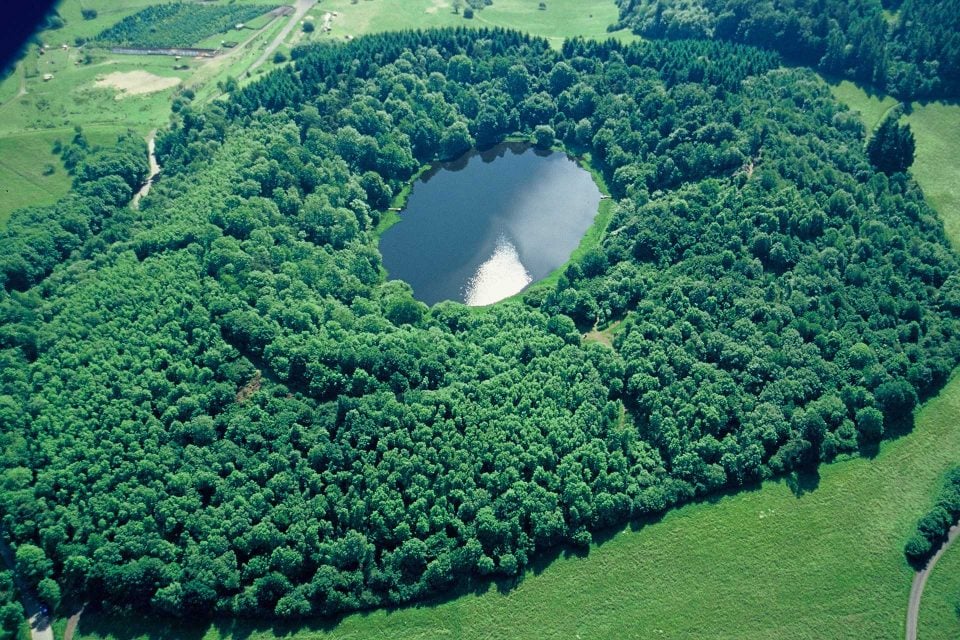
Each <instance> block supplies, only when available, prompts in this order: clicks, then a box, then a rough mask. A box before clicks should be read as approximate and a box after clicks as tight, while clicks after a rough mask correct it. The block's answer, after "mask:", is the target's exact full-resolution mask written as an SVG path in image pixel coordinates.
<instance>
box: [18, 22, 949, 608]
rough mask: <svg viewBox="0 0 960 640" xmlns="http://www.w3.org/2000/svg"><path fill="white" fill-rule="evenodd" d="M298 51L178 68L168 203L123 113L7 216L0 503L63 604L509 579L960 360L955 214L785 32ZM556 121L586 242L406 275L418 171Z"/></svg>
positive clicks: (763, 465)
mask: <svg viewBox="0 0 960 640" xmlns="http://www.w3.org/2000/svg"><path fill="white" fill-rule="evenodd" d="M293 57H294V60H295V66H293V67H286V68H282V69H279V70H276V71H274V72H272V73H271V74H269V75H268V76H266V77H265V78H264V79H262V80H261V81H258V82H255V83H253V84H250V85H248V86H246V87H244V88H242V89H236V90H234V91H233V95H232V96H231V98H230V100H228V101H218V102H214V103H212V104H210V105H209V106H207V107H206V108H202V109H201V108H197V107H195V106H194V105H192V104H190V101H189V96H183V97H181V99H180V101H179V103H178V109H177V112H176V113H175V114H173V120H174V124H173V125H172V127H171V128H170V129H169V130H168V131H166V132H165V133H163V134H162V135H161V136H160V138H159V139H158V142H157V148H158V154H159V157H160V163H161V165H162V167H163V176H164V177H163V179H162V180H161V181H159V182H158V183H157V184H156V185H155V186H154V189H153V190H152V191H151V192H150V195H149V196H148V197H146V198H145V199H144V200H143V202H142V206H141V210H140V211H131V210H129V209H124V208H123V207H122V206H121V205H120V204H119V203H121V202H122V201H123V199H124V198H128V197H129V194H130V191H131V189H132V188H134V185H136V184H137V183H138V181H139V180H142V177H143V175H144V172H145V167H146V160H145V156H144V153H143V149H142V147H138V148H139V151H137V150H136V149H134V147H133V142H132V140H130V139H125V140H124V141H121V144H119V145H118V146H117V148H116V149H115V150H101V151H98V152H92V153H89V154H86V155H84V158H83V159H81V160H79V161H78V162H77V164H76V169H75V171H76V187H75V191H74V193H72V194H71V195H69V196H68V197H67V198H66V199H65V200H64V201H62V202H61V203H59V204H57V205H55V206H53V207H48V208H37V209H32V210H28V211H26V212H21V213H18V214H16V215H15V216H14V218H13V219H12V220H11V225H10V227H9V229H8V230H7V231H6V232H5V233H4V235H3V236H0V255H2V256H3V260H4V262H3V273H4V274H5V276H4V283H5V287H4V290H3V292H2V294H0V318H2V335H0V384H2V388H0V422H2V423H3V424H4V425H5V428H4V430H3V433H2V435H0V444H2V449H0V450H2V458H0V464H2V473H3V478H4V486H5V487H6V490H5V491H4V492H2V493H0V515H2V526H3V530H4V532H5V533H6V534H7V535H8V536H10V538H11V539H12V541H13V542H14V543H15V544H16V545H17V546H18V559H19V557H20V555H21V554H23V553H26V554H27V555H29V556H30V557H29V560H30V561H31V566H33V567H35V569H34V570H33V571H31V572H30V573H29V574H27V575H26V576H25V577H27V578H28V579H29V580H30V584H32V585H36V586H41V583H43V584H44V585H46V586H45V587H43V589H45V590H46V591H45V592H46V593H49V594H50V595H48V596H47V600H48V601H51V600H53V596H60V594H62V595H63V597H65V598H70V599H72V600H74V601H78V602H79V601H82V602H87V603H89V605H90V606H91V607H93V608H96V607H105V608H108V609H121V610H123V609H133V610H139V611H146V610H151V611H155V612H164V613H168V614H171V615H193V614H209V613H210V612H211V611H213V612H219V613H226V614H235V615H251V616H252V615H257V616H263V615H268V616H270V615H274V616H281V617H298V616H306V615H315V614H331V613H334V612H338V611H344V610H351V609H357V608H367V607H374V606H381V605H391V604H399V603H405V602H410V601H412V600H415V599H419V598H422V597H425V596H427V595H430V594H439V593H443V592H447V591H449V590H450V589H451V588H452V587H453V586H456V585H462V584H464V583H465V581H469V580H472V579H484V578H485V577H490V576H499V577H508V578H509V577H513V576H516V575H518V574H519V573H520V572H521V571H522V570H523V569H524V568H525V567H527V566H529V564H530V563H531V560H532V558H533V557H534V556H535V555H536V554H538V553H542V552H543V551H544V550H546V549H549V548H551V547H556V546H558V545H569V544H572V545H586V544H587V543H588V542H589V541H590V540H591V537H592V534H593V533H595V532H597V531H599V530H602V529H604V528H607V527H611V526H614V525H619V524H622V523H624V522H625V521H627V520H628V519H631V518H638V517H641V516H646V515H650V514H657V513H660V512H662V511H664V510H665V509H667V508H669V507H671V506H672V505H676V504H679V503H682V502H685V501H689V500H691V499H693V498H696V497H698V496H703V495H706V494H708V493H710V492H715V491H717V490H719V489H721V488H725V487H737V486H743V485H749V484H751V483H755V482H756V481H758V480H760V479H763V478H767V477H770V476H772V475H774V474H781V473H784V472H787V471H790V470H795V469H800V468H812V467H814V466H816V465H817V464H819V463H820V462H821V461H829V460H833V459H835V458H836V457H838V456H842V455H857V454H858V453H867V454H869V453H870V452H871V451H872V450H873V448H874V447H875V444H876V442H877V440H878V439H880V438H881V437H882V436H883V434H884V430H885V428H888V427H890V426H897V427H898V428H900V427H901V426H902V425H903V423H904V422H905V421H908V420H909V415H910V411H911V409H912V408H913V407H914V405H915V404H916V402H917V401H918V398H922V397H924V396H926V395H928V394H931V393H933V392H935V391H936V390H937V389H938V388H939V386H940V385H942V383H943V382H944V380H945V379H946V377H947V375H948V374H949V372H950V371H951V370H952V368H953V367H954V366H955V365H956V363H957V361H958V359H960V339H958V328H960V327H958V322H957V314H958V312H960V277H958V276H957V275H955V274H956V272H957V266H958V265H957V259H956V257H955V255H954V254H953V253H952V251H951V250H950V249H949V247H948V245H947V243H946V240H945V238H944V235H943V230H942V226H941V223H940V221H939V219H938V218H937V217H936V215H935V214H934V212H933V211H932V210H931V209H929V207H927V205H926V204H925V203H924V201H923V197H922V194H921V193H920V192H919V190H918V189H917V187H916V186H915V184H914V183H913V182H912V181H911V180H910V179H909V178H908V176H906V175H905V174H904V173H902V172H891V173H890V175H887V174H886V173H884V172H882V171H879V170H877V169H876V168H875V167H874V166H873V165H871V164H870V162H869V160H868V157H867V155H866V152H865V150H864V133H865V132H864V130H863V127H862V125H861V124H860V123H859V121H858V120H857V119H856V117H855V116H854V115H853V114H851V113H850V112H849V111H847V110H846V108H845V107H842V106H841V105H839V104H838V103H836V102H835V101H834V100H833V99H832V98H831V96H830V93H829V91H828V89H827V87H826V85H825V84H824V83H823V82H822V81H820V80H819V79H818V78H817V77H816V76H814V75H813V74H812V73H810V72H808V71H803V70H788V69H783V68H782V67H781V65H780V60H779V58H778V56H777V55H776V54H775V53H772V52H769V51H763V50H761V49H757V48H752V47H748V46H742V45H736V44H729V43H721V42H714V41H681V42H644V43H638V44H633V45H630V46H624V45H620V44H617V43H615V42H605V43H595V42H586V41H582V40H572V41H568V42H567V43H566V44H565V45H564V47H563V50H562V51H554V50H551V48H550V47H549V46H548V43H547V42H546V41H545V40H541V39H536V38H531V37H529V36H526V35H522V34H519V33H515V32H508V31H500V30H444V31H428V32H415V33H414V32H407V33H399V34H387V35H381V36H374V37H365V38H361V39H358V40H355V41H353V42H352V43H350V44H349V45H344V46H324V45H317V46H313V47H308V48H301V49H297V50H295V51H294V54H293ZM535 131H536V132H537V137H538V139H540V140H541V142H543V138H544V137H545V135H546V132H548V131H549V132H550V133H551V134H552V135H553V136H554V137H555V139H556V142H557V143H558V144H562V145H564V146H565V147H566V148H567V149H568V150H570V151H571V152H572V153H576V154H581V153H584V154H586V153H589V158H590V162H591V163H592V165H593V166H594V167H595V168H596V169H597V170H598V171H600V172H602V173H603V175H604V176H605V178H606V180H607V182H608V184H609V185H610V187H611V190H612V192H613V195H614V197H615V198H616V200H617V205H616V210H615V212H614V214H613V219H612V222H611V224H610V227H609V229H608V230H607V232H606V233H605V235H604V237H603V239H602V241H601V242H600V244H599V245H598V246H597V247H596V248H594V249H593V250H591V251H589V252H588V253H587V254H586V255H584V256H583V257H582V259H580V260H578V261H576V262H574V263H571V264H570V265H569V266H568V267H567V268H566V269H565V270H564V272H563V273H562V274H561V276H560V277H559V278H558V279H557V280H556V281H551V284H549V285H545V286H539V287H534V288H532V289H531V290H530V291H529V292H528V293H526V294H525V295H524V296H523V299H522V300H514V301H509V302H505V303H501V304H498V305H494V306H493V307H490V308H488V309H471V308H468V307H465V306H463V305H460V304H457V303H453V302H444V303H440V304H437V305H435V306H434V307H432V308H427V307H426V306H424V305H423V304H421V303H419V302H417V301H416V300H415V299H414V298H413V297H412V295H411V290H410V288H409V286H407V285H405V284H404V283H402V282H384V281H383V276H382V275H381V273H382V269H381V262H380V256H379V253H378V251H377V246H376V237H375V234H374V229H375V227H376V225H377V223H378V221H379V219H380V216H381V212H382V211H384V210H385V208H386V207H387V206H388V205H389V203H390V201H391V199H392V197H393V196H394V195H395V194H397V193H398V192H399V191H400V190H401V189H402V188H403V187H404V186H405V185H406V184H407V182H408V181H409V180H410V178H411V176H413V175H414V174H415V173H416V172H417V171H418V170H419V169H420V168H421V167H423V166H424V165H426V164H428V163H430V162H433V161H435V160H438V159H449V158H453V157H456V156H458V155H459V154H461V153H462V152H464V151H466V150H468V149H469V148H471V147H473V146H479V147H487V146H490V145H492V144H494V143H496V142H498V141H500V140H502V139H503V138H504V137H505V136H507V135H509V134H518V133H519V134H521V135H526V136H530V135H532V134H533V133H534V132H535ZM74 143H76V141H74ZM74 143H71V145H73V144H74ZM139 144H141V145H142V142H140V143H139ZM127 151H129V153H128V152H127ZM111 171H112V172H113V173H111ZM76 211H79V213H75V212H76ZM68 213H69V214H70V215H71V216H72V217H70V216H67V214H68ZM46 247H50V250H47V248H46ZM612 320H622V325H621V330H620V331H619V332H618V333H617V337H616V339H615V341H614V347H615V348H613V349H611V348H609V347H607V346H604V345H601V344H597V343H588V342H583V341H582V340H581V333H582V332H583V331H585V330H586V329H588V328H590V327H592V326H594V325H595V324H597V323H600V324H601V325H602V324H604V323H606V322H608V321H612ZM22 549H27V550H28V552H23V551H20V550H22ZM44 581H46V582H44ZM51 582H55V584H56V585H57V586H58V591H56V592H55V591H54V590H53V589H52V587H51V586H50V583H51ZM51 604H55V603H54V602H51Z"/></svg>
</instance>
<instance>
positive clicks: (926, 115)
mask: <svg viewBox="0 0 960 640" xmlns="http://www.w3.org/2000/svg"><path fill="white" fill-rule="evenodd" d="M907 121H908V122H909V123H910V128H911V129H912V130H913V134H914V136H916V139H917V157H916V160H915V161H914V163H913V167H911V169H910V170H911V171H912V172H913V175H914V177H915V178H916V179H917V182H919V183H920V186H921V187H923V192H924V195H925V196H926V198H927V202H929V203H930V204H931V205H932V206H933V207H934V208H935V209H936V210H937V212H938V213H939V214H940V217H941V218H943V226H944V228H945V229H946V232H947V237H949V238H950V239H951V242H953V247H954V249H957V250H960V158H958V154H960V105H956V104H953V105H947V104H943V103H932V104H928V105H921V106H914V108H913V110H912V112H911V113H910V114H909V115H908V116H907Z"/></svg>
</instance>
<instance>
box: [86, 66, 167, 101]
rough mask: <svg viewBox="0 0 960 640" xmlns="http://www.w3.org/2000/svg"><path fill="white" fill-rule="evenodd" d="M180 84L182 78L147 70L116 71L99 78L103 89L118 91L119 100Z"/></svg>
mask: <svg viewBox="0 0 960 640" xmlns="http://www.w3.org/2000/svg"><path fill="white" fill-rule="evenodd" d="M178 84H180V78H172V77H167V76H158V75H154V74H152V73H149V72H147V71H116V72H114V73H111V74H109V75H106V76H103V77H102V78H100V79H98V80H97V82H96V86H97V87H100V88H101V89H115V90H116V91H118V93H117V100H120V99H121V98H124V97H127V96H135V95H142V94H145V93H154V92H156V91H163V90H164V89H170V88H173V87H175V86H177V85H178Z"/></svg>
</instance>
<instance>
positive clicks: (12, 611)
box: [0, 568, 24, 640]
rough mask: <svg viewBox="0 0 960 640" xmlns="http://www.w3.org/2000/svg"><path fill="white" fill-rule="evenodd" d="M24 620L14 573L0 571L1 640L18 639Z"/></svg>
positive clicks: (5, 570) (4, 570) (7, 570)
mask: <svg viewBox="0 0 960 640" xmlns="http://www.w3.org/2000/svg"><path fill="white" fill-rule="evenodd" d="M23 620H24V616H23V607H21V606H20V601H19V599H18V593H17V588H16V585H15V584H14V581H13V572H12V571H10V570H9V569H6V568H4V569H0V640H13V639H14V638H16V637H17V635H18V633H19V630H20V625H21V624H22V623H23Z"/></svg>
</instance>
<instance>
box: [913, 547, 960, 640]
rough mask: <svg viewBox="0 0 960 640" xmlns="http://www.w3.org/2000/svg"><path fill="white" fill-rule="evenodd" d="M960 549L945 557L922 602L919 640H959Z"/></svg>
mask: <svg viewBox="0 0 960 640" xmlns="http://www.w3.org/2000/svg"><path fill="white" fill-rule="evenodd" d="M958 608H960V547H958V546H956V545H955V546H952V547H950V549H949V550H948V551H947V552H946V553H945V554H943V557H941V558H940V561H939V562H938V563H937V566H936V567H934V569H933V573H931V574H930V577H929V578H928V579H927V586H926V588H925V589H924V590H923V600H921V601H920V618H919V621H918V624H917V637H918V638H919V640H940V639H941V638H942V639H944V640H946V639H947V638H960V615H958V614H960V609H958Z"/></svg>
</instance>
